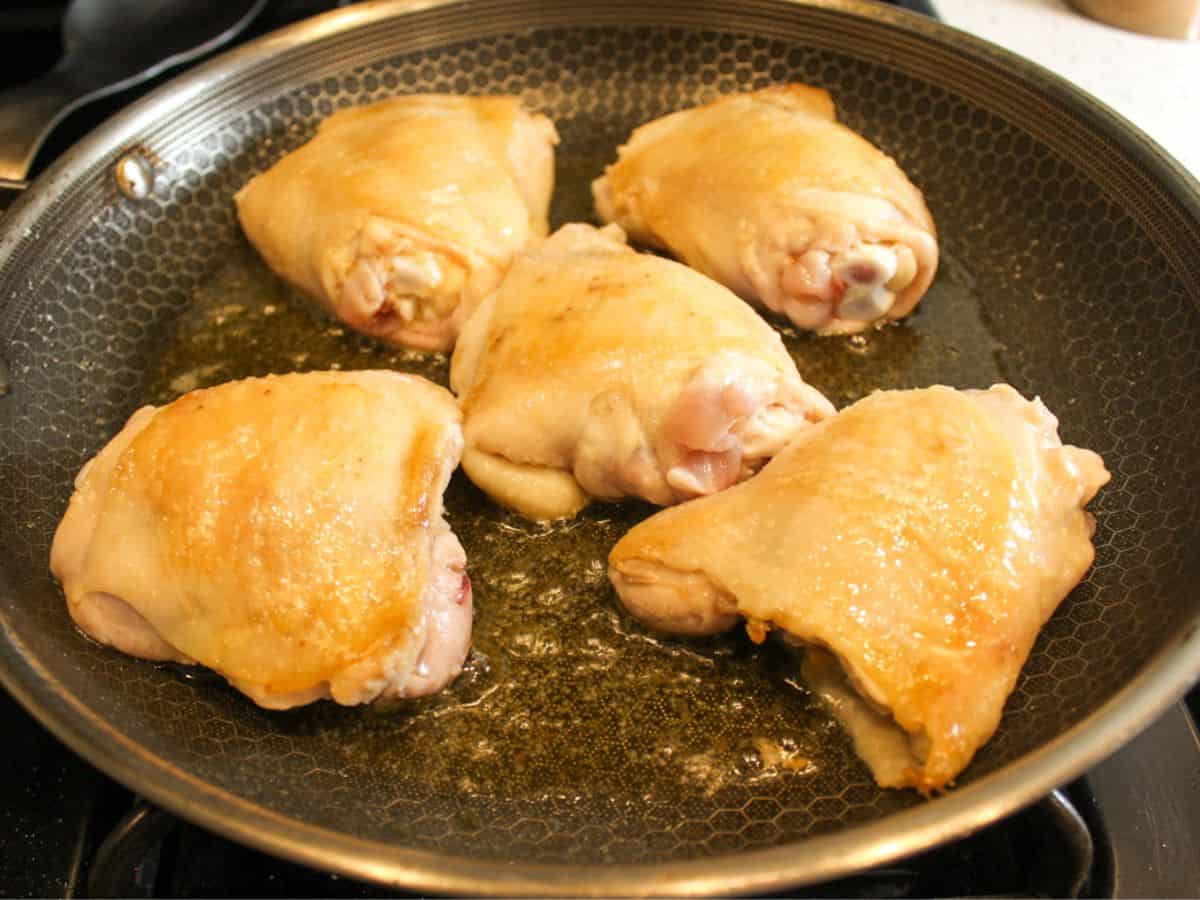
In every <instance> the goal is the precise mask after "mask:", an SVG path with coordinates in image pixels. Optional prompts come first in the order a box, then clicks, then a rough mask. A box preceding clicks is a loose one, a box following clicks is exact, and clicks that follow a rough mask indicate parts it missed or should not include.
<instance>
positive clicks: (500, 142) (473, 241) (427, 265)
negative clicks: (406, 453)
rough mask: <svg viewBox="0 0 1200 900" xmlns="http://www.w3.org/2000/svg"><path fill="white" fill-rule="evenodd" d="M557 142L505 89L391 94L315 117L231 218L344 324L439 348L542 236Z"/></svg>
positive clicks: (242, 194)
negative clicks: (316, 123)
mask: <svg viewBox="0 0 1200 900" xmlns="http://www.w3.org/2000/svg"><path fill="white" fill-rule="evenodd" d="M557 141H558V136H557V134H556V133H555V130H554V126H553V124H552V123H551V122H550V120H549V119H547V118H545V117H544V116H537V115H532V114H530V113H529V112H527V111H525V110H524V109H522V108H521V106H520V103H519V102H518V101H517V99H516V98H514V97H456V96H449V95H445V96H443V95H436V94H414V95H410V96H405V97H396V98H393V99H391V100H386V101H383V102H381V103H376V104H372V105H370V106H364V107H358V108H354V109H346V110H341V111H339V112H337V113H335V114H334V115H332V116H330V117H329V118H328V119H326V120H325V121H323V122H322V123H321V125H320V128H319V129H318V131H317V136H316V137H315V138H313V139H312V140H311V141H309V143H307V144H305V145H304V146H302V147H300V148H299V149H297V150H295V151H293V152H292V153H290V154H288V155H287V156H285V157H284V158H283V159H281V160H280V161H279V162H278V163H276V164H275V165H274V166H273V167H272V168H271V169H269V170H268V171H267V172H264V173H263V174H261V175H259V176H257V177H256V178H254V179H252V180H251V181H250V182H249V183H248V184H247V185H246V186H245V187H244V188H242V190H241V191H239V192H238V194H237V197H236V200H237V205H238V216H239V218H240V220H241V223H242V228H243V230H244V231H245V232H246V236H247V237H248V238H249V239H250V241H251V243H253V244H254V246H255V247H256V248H257V249H258V250H259V252H260V253H261V254H262V255H263V258H264V259H265V260H266V261H267V263H268V265H270V266H271V268H272V269H274V270H275V272H277V273H278V274H279V275H281V276H282V277H283V278H285V279H287V280H288V281H290V282H291V283H292V284H294V285H295V286H297V287H298V288H300V289H301V290H303V291H304V292H305V293H307V294H308V295H310V296H311V297H313V298H314V299H316V300H317V301H318V302H320V303H321V304H322V305H324V306H325V307H326V308H327V309H328V310H329V311H330V312H331V313H332V314H333V315H335V316H337V317H338V318H339V319H341V320H342V321H344V322H346V323H347V324H348V325H350V326H351V327H353V328H356V329H358V330H359V331H362V332H364V333H366V334H369V335H372V336H374V337H377V338H379V339H380V340H383V341H386V342H388V343H391V344H398V345H402V346H410V347H415V348H418V349H426V350H447V349H449V348H450V347H452V346H453V344H454V340H455V338H456V337H457V335H458V329H459V327H460V325H461V324H462V320H463V319H464V318H465V316H466V314H467V313H468V312H469V311H470V310H471V309H473V308H474V307H475V305H477V304H478V302H479V301H480V300H481V299H482V298H483V297H484V296H486V295H487V294H488V293H490V292H491V291H492V290H493V289H494V288H495V287H496V285H497V284H498V283H499V281H500V279H501V278H502V277H503V275H504V272H505V271H506V270H507V268H508V266H509V263H510V262H511V261H512V257H513V255H514V254H515V253H517V252H518V251H519V250H521V249H522V248H523V247H525V246H526V245H527V244H528V243H530V242H531V241H533V240H536V239H537V238H540V237H542V236H544V235H545V233H546V230H547V225H546V213H547V209H548V208H549V204H550V194H551V191H552V189H553V184H554V145H555V144H556V143H557Z"/></svg>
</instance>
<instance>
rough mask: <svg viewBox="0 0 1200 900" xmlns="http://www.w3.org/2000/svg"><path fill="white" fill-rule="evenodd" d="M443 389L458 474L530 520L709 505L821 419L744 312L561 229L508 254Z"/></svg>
mask: <svg viewBox="0 0 1200 900" xmlns="http://www.w3.org/2000/svg"><path fill="white" fill-rule="evenodd" d="M450 384H451V387H452V388H453V389H454V392H455V393H456V394H458V395H459V398H460V399H461V401H462V407H463V414H464V417H465V421H464V425H463V431H464V436H465V439H466V450H465V451H464V453H463V468H464V469H465V470H466V472H467V474H468V475H469V476H470V477H471V479H472V480H473V481H474V482H475V483H476V484H477V485H479V486H480V487H481V488H483V490H485V491H487V492H488V493H489V494H490V495H491V496H492V497H494V498H495V499H496V500H498V501H499V502H501V503H503V504H505V505H507V506H510V507H512V508H514V509H516V510H518V511H519V512H521V513H523V514H524V515H527V516H530V517H532V518H537V519H551V518H558V517H561V516H570V515H574V514H575V513H576V512H578V511H579V509H581V508H582V507H583V506H584V505H585V504H586V503H587V502H588V501H589V500H590V499H591V498H593V497H595V498H600V499H605V500H615V499H617V498H620V497H625V496H632V497H641V498H643V499H645V500H649V501H650V502H651V503H657V504H660V505H667V504H670V503H677V502H679V501H681V500H686V499H688V498H690V497H697V496H701V495H703V494H711V493H713V492H715V491H719V490H721V489H722V488H725V487H728V486H729V485H731V484H733V483H735V482H737V481H740V480H741V479H743V478H745V477H747V476H748V475H749V474H750V473H751V472H753V471H755V470H756V469H757V468H758V467H759V466H761V465H762V463H764V462H765V461H766V460H767V459H769V458H770V457H771V456H772V455H773V454H774V453H775V452H776V451H777V450H779V449H780V448H782V447H783V446H784V445H785V444H786V443H787V442H788V441H789V440H791V439H792V438H793V437H794V436H795V435H796V434H797V433H799V432H800V431H802V430H804V429H805V428H807V427H808V426H809V425H810V424H811V423H813V422H815V421H819V420H820V419H823V418H825V417H826V416H829V415H832V414H833V407H832V406H831V405H830V403H829V401H827V400H826V399H825V398H824V397H822V396H821V394H819V393H818V392H817V391H816V390H814V389H813V388H811V387H809V386H808V385H807V384H805V382H804V380H803V379H802V378H801V377H800V375H799V374H798V373H797V372H796V366H795V363H793V362H792V359H791V357H789V356H788V354H787V351H786V350H785V349H784V347H783V342H782V340H781V339H780V337H779V335H778V334H776V333H775V332H774V331H773V330H772V329H771V328H770V327H769V326H768V325H767V324H766V323H765V322H763V321H762V320H761V319H760V318H759V317H758V316H757V315H755V314H754V312H753V311H752V310H751V309H749V308H748V307H747V306H746V305H745V304H744V303H742V302H741V301H740V300H738V298H737V297H735V296H734V295H733V294H731V293H730V292H729V291H727V290H726V289H725V288H723V287H721V286H720V285H719V284H716V283H715V282H713V281H710V280H709V279H707V278H705V277H704V276H702V275H699V274H698V273H696V272H693V271H692V270H690V269H688V268H687V267H685V266H681V265H679V264H678V263H674V262H671V261H670V260H666V259H661V258H659V257H657V256H651V255H647V254H641V253H635V252H634V251H633V250H631V249H629V248H628V247H627V246H625V243H624V235H623V234H622V233H621V231H620V229H619V228H616V227H615V226H609V227H608V228H605V229H604V230H597V229H595V228H592V227H590V226H588V225H567V226H565V227H564V228H562V229H560V230H559V231H557V232H556V233H555V234H554V235H553V236H552V237H550V238H549V239H548V240H547V241H546V242H545V243H544V244H542V246H541V247H539V248H538V249H536V250H533V251H530V252H528V253H526V254H524V255H522V256H521V257H519V258H518V259H517V261H516V262H515V263H514V265H513V267H512V270H511V271H510V272H509V275H508V277H507V278H506V279H505V280H504V282H503V284H502V285H501V287H500V289H499V290H498V291H497V292H496V293H495V294H494V295H492V296H491V297H489V298H488V299H487V300H485V301H484V303H483V304H482V305H481V306H480V307H479V309H478V310H476V312H475V313H474V314H473V315H472V316H471V318H470V319H468V320H467V323H466V325H465V326H464V328H463V332H462V337H461V338H460V340H459V342H458V346H457V348H456V349H455V351H454V357H453V359H452V360H451V368H450Z"/></svg>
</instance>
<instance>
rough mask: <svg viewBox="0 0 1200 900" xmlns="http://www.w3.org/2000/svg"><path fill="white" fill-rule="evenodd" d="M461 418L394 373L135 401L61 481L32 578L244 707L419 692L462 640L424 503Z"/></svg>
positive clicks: (452, 569) (295, 379)
mask: <svg viewBox="0 0 1200 900" xmlns="http://www.w3.org/2000/svg"><path fill="white" fill-rule="evenodd" d="M459 418H460V417H459V413H458V410H457V407H456V406H455V404H454V401H453V399H452V398H451V396H450V395H449V393H447V392H446V391H445V390H443V389H442V388H439V387H437V386H435V385H433V384H430V383H429V382H427V381H425V380H423V379H420V378H417V377H414V376H408V375H400V374H397V373H393V372H355V373H344V374H343V373H324V372H316V373H308V374H304V375H287V376H281V377H275V376H272V377H267V378H261V379H248V380H246V381H240V382H232V383H230V384H224V385H221V386H219V387H215V388H210V389H207V390H202V391H195V392H193V393H191V394H188V395H185V396H184V397H182V398H180V399H179V400H177V401H175V402H174V403H171V404H169V405H167V406H164V407H161V408H155V407H144V408H143V409H140V410H138V411H137V412H136V413H135V414H134V415H133V417H132V418H131V419H130V420H129V422H128V424H127V425H126V426H125V428H124V429H122V430H121V432H120V433H119V434H118V435H117V436H116V437H114V438H113V439H112V441H111V442H109V444H108V445H107V446H106V447H105V448H104V449H103V450H101V451H100V453H99V454H97V455H96V457H95V458H93V459H92V460H91V461H90V462H88V463H87V465H86V466H84V468H83V470H82V471H81V472H80V473H79V476H78V478H77V479H76V482H75V493H74V495H73V496H72V498H71V503H70V505H69V507H68V509H67V512H66V514H65V515H64V516H63V519H62V522H61V523H60V525H59V528H58V531H57V533H56V534H55V537H54V544H53V547H52V549H51V559H50V568H51V570H52V571H53V573H54V574H55V576H56V577H57V578H58V579H59V580H60V581H61V582H62V585H63V590H64V592H65V593H66V597H67V603H68V608H69V610H70V613H71V615H72V617H73V618H74V620H75V622H76V624H77V625H78V626H79V627H80V628H81V629H82V630H83V631H84V632H86V633H87V634H89V635H91V636H92V637H93V638H95V639H96V640H98V641H101V642H102V643H105V644H109V645H111V646H113V647H115V648H117V649H118V650H122V651H124V652H126V653H130V654H132V655H134V656H141V657H145V658H147V659H154V660H175V661H178V662H182V663H198V664H202V665H206V666H209V667H210V668H212V669H214V670H215V671H217V672H219V673H220V674H221V675H223V676H224V677H225V678H226V679H228V680H229V682H230V683H231V684H233V685H234V687H236V688H238V689H239V690H240V691H242V692H243V693H245V694H247V695H248V696H249V697H251V698H252V699H253V700H254V701H255V702H256V703H258V704H259V705H261V706H265V707H269V708H276V709H283V708H287V707H291V706H298V705H301V704H304V703H309V702H311V701H313V700H317V699H321V698H326V697H330V698H332V699H334V700H336V701H337V702H338V703H342V704H347V705H352V704H358V703H365V702H369V701H371V700H375V699H377V698H381V697H384V698H392V697H395V698H398V697H416V696H421V695H423V694H428V693H432V692H434V691H437V690H440V689H441V688H442V687H443V686H445V685H446V684H447V683H448V682H449V681H450V680H452V679H453V678H454V677H455V676H456V675H457V674H458V672H459V670H460V669H461V668H462V665H463V661H464V659H465V658H466V655H467V651H468V648H469V644H470V635H471V611H472V603H471V588H470V581H469V580H468V579H467V576H466V574H465V567H466V556H465V554H464V553H463V549H462V547H461V546H460V544H459V543H458V540H457V539H456V538H455V536H454V534H453V533H452V532H451V531H450V529H449V526H448V525H447V524H446V522H445V521H444V519H443V518H442V507H441V496H442V492H443V491H444V490H445V486H446V483H447V482H448V481H449V478H450V474H451V472H453V470H454V468H455V466H456V465H457V463H458V459H459V455H460V454H461V452H462V433H461V429H460V426H459Z"/></svg>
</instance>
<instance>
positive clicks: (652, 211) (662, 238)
mask: <svg viewBox="0 0 1200 900" xmlns="http://www.w3.org/2000/svg"><path fill="white" fill-rule="evenodd" d="M592 191H593V194H594V196H595V201H596V209H597V210H598V212H599V214H600V216H601V217H602V218H603V219H604V220H605V221H607V222H616V223H617V224H618V225H620V226H621V227H622V228H624V229H625V230H626V231H627V232H628V234H629V236H630V238H631V239H632V240H634V241H635V242H642V243H645V244H648V245H650V246H654V247H660V248H662V249H665V250H669V251H671V252H672V253H674V254H675V255H676V256H678V257H679V258H680V259H682V260H683V261H684V262H686V263H687V264H688V265H690V266H692V267H693V268H695V269H698V270H699V271H701V272H703V273H704V274H706V275H708V276H710V277H712V278H715V279H716V280H717V281H719V282H721V283H722V284H724V285H726V286H728V287H729V288H731V289H732V290H733V291H735V292H736V293H737V294H739V295H740V296H742V297H743V298H745V299H747V300H751V301H756V302H758V303H761V304H762V305H763V306H765V307H766V308H767V309H769V310H771V311H773V312H776V313H780V314H782V315H785V316H787V317H788V318H789V319H791V320H792V322H793V323H795V324H796V325H797V326H798V327H800V328H805V329H809V330H812V331H817V332H820V333H822V334H845V333H850V332H855V331H861V330H863V329H865V328H867V327H868V326H871V325H873V324H879V323H882V322H885V321H890V320H893V319H899V318H901V317H903V316H906V315H908V314H909V313H910V312H912V310H913V307H915V306H916V305H917V302H918V301H919V300H920V299H921V297H922V296H923V295H924V293H925V291H926V290H927V289H928V288H929V284H930V282H931V281H932V280H933V275H934V272H935V271H936V270H937V262H938V245H937V236H936V232H935V230H934V226H933V220H932V219H931V218H930V215H929V210H928V209H927V208H926V206H925V201H924V199H923V198H922V196H921V192H920V191H919V190H917V189H916V188H915V187H914V186H913V185H912V183H911V182H910V181H909V180H908V178H906V177H905V175H904V173H903V172H902V171H901V170H900V168H899V166H897V165H896V163H895V162H894V161H893V160H892V159H891V158H890V157H888V156H886V155H884V154H883V153H881V152H880V151H879V150H878V149H876V148H875V147H873V146H872V145H871V144H869V143H868V142H867V141H865V140H864V139H863V138H861V137H859V136H858V135H857V134H855V133H854V132H853V131H851V130H850V129H848V128H846V127H845V126H843V125H840V124H838V122H837V120H836V116H835V112H834V106H833V101H832V100H831V99H830V97H829V95H828V94H827V93H826V92H825V91H822V90H817V89H815V88H809V87H804V86H803V85H798V84H793V85H786V86H779V87H771V88H766V89H765V90H760V91H754V92H753V93H746V94H734V95H731V96H728V97H723V98H721V99H719V100H717V101H715V102H713V103H709V104H708V105H707V106H701V107H697V108H695V109H687V110H683V111H681V112H676V113H672V114H670V115H668V116H664V117H663V118H661V119H656V120H654V121H653V122H649V123H647V124H645V125H643V126H641V127H640V128H638V129H636V130H635V131H634V132H633V134H632V136H631V137H630V139H629V142H628V143H627V144H625V145H624V146H623V147H621V148H620V151H619V153H618V158H617V161H616V162H615V163H614V164H612V165H611V166H609V167H608V168H607V170H606V171H605V174H604V176H603V177H602V178H599V179H597V180H596V181H595V182H594V183H593V185H592Z"/></svg>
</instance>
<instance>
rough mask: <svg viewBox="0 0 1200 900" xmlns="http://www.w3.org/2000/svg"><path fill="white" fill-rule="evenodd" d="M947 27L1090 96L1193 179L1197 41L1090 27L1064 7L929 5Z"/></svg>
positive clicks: (1196, 170) (1053, 0)
mask: <svg viewBox="0 0 1200 900" xmlns="http://www.w3.org/2000/svg"><path fill="white" fill-rule="evenodd" d="M933 5H934V7H935V9H936V11H937V14H938V15H939V16H940V17H941V19H942V20H943V21H944V22H946V23H947V24H948V25H952V26H954V27H955V28H961V29H962V30H963V31H968V32H970V33H972V34H974V35H977V36H979V37H981V38H984V39H985V40H989V41H991V42H992V43H994V44H999V45H1000V46H1002V47H1006V48H1008V49H1009V50H1013V51H1015V52H1017V53H1020V54H1021V55H1022V56H1025V57H1028V58H1029V59H1032V60H1034V61H1035V62H1037V63H1040V64H1041V65H1043V66H1045V67H1046V68H1048V69H1051V70H1052V71H1054V72H1057V73H1058V74H1059V75H1062V76H1064V77H1066V78H1068V79H1069V80H1071V81H1073V82H1075V84H1077V85H1079V86H1080V87H1082V88H1084V89H1085V90H1087V91H1089V92H1090V93H1092V94H1094V95H1095V96H1096V97H1098V98H1099V99H1100V100H1102V101H1104V102H1105V103H1107V104H1108V105H1109V106H1111V107H1112V108H1113V109H1115V110H1116V111H1117V112H1119V113H1120V114H1121V115H1123V116H1125V117H1126V118H1128V119H1129V120H1131V121H1132V122H1133V123H1134V124H1135V125H1137V126H1138V127H1139V128H1141V129H1142V130H1143V131H1145V132H1146V133H1147V134H1149V135H1150V136H1151V137H1152V138H1154V139H1155V140H1156V141H1158V143H1159V144H1161V145H1162V146H1163V148H1164V149H1165V150H1166V151H1167V152H1168V153H1170V154H1171V155H1172V156H1174V157H1175V158H1176V159H1177V160H1179V161H1180V162H1181V163H1183V165H1184V166H1186V167H1187V168H1189V169H1190V170H1191V171H1192V174H1194V175H1196V176H1197V177H1200V114H1198V113H1197V111H1200V41H1190V42H1188V41H1172V40H1167V39H1164V38H1155V37H1146V36H1144V35H1140V34H1134V33H1132V32H1128V31H1122V30H1120V29H1118V28H1112V27H1109V26H1107V25H1102V24H1100V23H1099V22H1095V21H1092V20H1091V19H1088V18H1086V17H1085V16H1083V15H1082V14H1080V13H1078V12H1076V11H1075V10H1074V9H1073V8H1072V7H1070V6H1068V5H1067V3H1066V2H1065V0H933Z"/></svg>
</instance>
